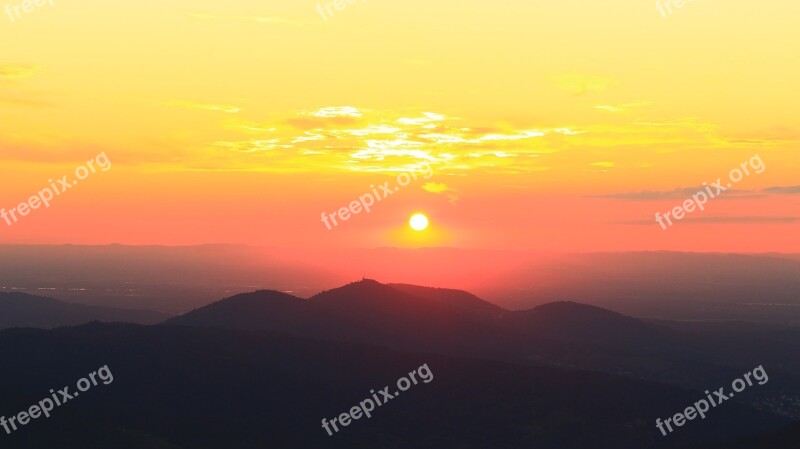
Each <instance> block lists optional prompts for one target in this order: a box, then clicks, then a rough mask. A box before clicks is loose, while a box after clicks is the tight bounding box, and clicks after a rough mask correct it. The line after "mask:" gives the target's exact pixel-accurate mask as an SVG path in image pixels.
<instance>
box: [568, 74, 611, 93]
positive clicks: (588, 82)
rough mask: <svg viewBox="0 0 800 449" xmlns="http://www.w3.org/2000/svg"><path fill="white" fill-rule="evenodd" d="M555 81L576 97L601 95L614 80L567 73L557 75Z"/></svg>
mask: <svg viewBox="0 0 800 449" xmlns="http://www.w3.org/2000/svg"><path fill="white" fill-rule="evenodd" d="M553 81H554V82H555V83H556V85H558V87H560V88H561V89H563V90H566V91H567V92H571V93H573V94H575V95H584V94H588V93H599V92H603V91H605V90H606V89H607V88H608V86H610V85H611V83H613V82H614V80H613V79H611V78H608V77H605V76H597V75H585V74H582V73H565V74H561V75H557V76H555V77H554V78H553Z"/></svg>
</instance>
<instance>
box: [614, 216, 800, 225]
mask: <svg viewBox="0 0 800 449" xmlns="http://www.w3.org/2000/svg"><path fill="white" fill-rule="evenodd" d="M797 222H800V217H780V216H736V217H733V216H729V217H696V218H688V217H687V218H684V219H683V220H681V221H680V222H679V223H681V224H742V223H797ZM619 223H620V224H627V225H635V226H653V225H656V224H657V223H656V221H655V220H634V221H624V222H619Z"/></svg>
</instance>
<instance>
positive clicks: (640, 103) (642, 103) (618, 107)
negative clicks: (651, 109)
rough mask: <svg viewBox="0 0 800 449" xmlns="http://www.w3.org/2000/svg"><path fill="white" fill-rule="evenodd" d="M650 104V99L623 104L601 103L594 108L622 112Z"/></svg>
mask: <svg viewBox="0 0 800 449" xmlns="http://www.w3.org/2000/svg"><path fill="white" fill-rule="evenodd" d="M649 104H651V103H650V102H649V101H634V102H632V103H622V104H599V105H597V106H595V107H594V108H595V109H598V110H601V111H607V112H613V113H621V112H629V111H630V110H631V109H633V108H638V107H641V106H647V105H649Z"/></svg>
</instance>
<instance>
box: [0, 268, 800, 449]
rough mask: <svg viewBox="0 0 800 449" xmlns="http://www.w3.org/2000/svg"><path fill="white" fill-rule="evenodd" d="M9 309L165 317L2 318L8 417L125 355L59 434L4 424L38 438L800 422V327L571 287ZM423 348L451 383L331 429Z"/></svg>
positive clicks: (585, 442)
mask: <svg viewBox="0 0 800 449" xmlns="http://www.w3.org/2000/svg"><path fill="white" fill-rule="evenodd" d="M4 307H5V308H4ZM0 313H2V315H0V317H2V319H5V320H6V321H0V323H6V324H7V325H10V326H13V327H43V328H50V327H56V326H64V325H69V324H77V323H85V322H89V321H128V322H135V321H139V322H144V323H148V324H153V323H161V324H160V325H157V326H138V325H125V324H99V323H94V324H88V325H83V326H80V327H73V328H61V329H56V330H53V331H43V330H30V329H12V330H6V331H2V332H0V358H3V359H4V360H13V361H14V363H13V364H11V365H13V366H9V368H7V369H4V370H0V397H3V398H4V401H3V403H2V405H0V414H2V413H5V414H6V415H5V416H9V415H10V414H12V413H15V412H16V411H18V410H22V409H23V407H25V406H27V405H30V404H27V405H26V401H27V402H30V401H32V400H33V399H35V397H36V396H37V395H39V394H40V393H41V392H42V391H47V390H48V389H49V388H52V387H53V386H54V385H60V384H62V383H63V384H65V385H66V384H68V383H70V382H73V381H74V379H78V378H80V377H81V376H83V375H85V373H84V372H82V371H81V370H91V369H95V368H96V367H98V366H102V365H104V364H109V366H110V367H111V368H112V370H113V372H114V374H115V378H116V379H118V381H117V382H115V383H114V384H113V385H111V386H108V387H103V388H98V389H97V391H92V396H88V395H87V397H86V398H85V401H86V402H84V397H81V400H80V402H78V401H76V403H75V405H74V409H70V410H68V411H67V410H66V409H65V411H64V412H63V413H59V416H57V417H56V416H54V417H53V418H51V419H49V420H48V421H47V422H45V423H36V425H37V426H39V427H41V426H45V427H46V429H47V431H45V432H37V431H35V430H33V429H34V427H30V426H29V427H30V428H25V429H24V430H23V431H22V432H19V433H15V434H14V435H11V436H4V435H0V438H13V439H14V446H13V447H19V448H40V447H60V448H63V449H72V448H76V449H77V448H80V449H86V448H91V447H93V446H92V444H95V443H96V442H97V441H103V442H104V444H105V446H104V447H114V448H115V449H126V448H131V449H133V448H136V449H190V448H191V449H205V448H209V449H211V448H215V449H216V448H218V447H237V448H241V449H248V448H251V447H252V448H262V447H272V446H279V447H283V448H298V449H305V448H309V449H311V448H318V447H321V446H323V445H324V446H326V447H327V446H329V447H333V448H339V447H341V448H348V449H354V448H355V449H358V448H362V447H363V448H368V447H370V448H371V447H376V446H377V447H381V448H387V449H394V448H397V449H400V448H407V447H419V448H428V447H430V448H437V449H439V448H442V447H460V448H464V449H471V448H475V449H478V448H485V447H495V448H515V449H516V448H518V447H522V446H529V445H530V446H536V447H540V448H544V449H548V448H552V449H572V448H574V449H579V448H581V449H582V448H585V447H596V446H597V445H598V444H601V446H600V447H603V448H608V449H616V448H620V449H623V448H629V447H637V448H639V447H642V448H644V447H647V448H654V449H657V448H675V449H677V448H681V449H684V448H689V447H692V449H695V448H698V449H712V448H713V449H740V448H744V447H749V446H746V444H748V443H747V441H751V440H742V441H745V443H741V442H731V443H724V441H725V440H734V439H736V438H740V437H741V438H753V439H754V440H752V441H759V442H760V443H759V445H758V446H752V447H758V448H759V449H786V448H787V447H786V446H781V445H780V444H782V443H780V442H781V441H788V439H789V438H790V436H793V435H797V432H796V429H797V428H796V426H795V427H789V428H784V429H783V430H781V427H782V426H784V425H785V424H786V423H788V422H789V419H790V418H791V419H795V420H796V419H800V414H798V410H797V407H796V405H795V404H798V403H800V362H798V361H797V358H796V354H797V353H798V351H800V330H798V329H796V328H786V327H774V326H766V325H758V326H755V325H752V324H743V325H738V324H737V323H734V322H726V323H716V324H714V325H713V326H697V325H693V324H692V323H678V322H669V321H660V322H651V321H643V320H640V319H636V318H632V317H629V316H625V315H622V314H619V313H616V312H612V311H609V310H605V309H602V308H599V307H595V306H590V305H585V304H579V303H575V302H567V301H564V302H555V303H550V304H543V305H540V306H538V307H535V308H533V309H531V310H525V311H510V310H506V309H504V308H501V307H498V306H496V305H494V304H491V303H489V302H486V301H484V300H482V299H480V298H479V297H477V296H475V295H473V294H471V293H468V292H465V291H460V290H453V289H443V288H429V287H421V286H416V285H409V284H382V283H379V282H377V281H374V280H369V279H364V280H361V281H359V282H353V283H350V284H347V285H345V286H342V287H339V288H335V289H331V290H327V291H323V292H321V293H319V294H316V295H314V296H312V297H311V298H308V299H303V298H299V297H296V296H293V295H291V294H288V293H285V292H279V291H272V290H261V291H256V292H253V293H245V294H238V295H234V296H231V297H229V298H226V299H223V300H221V301H217V302H215V303H212V304H209V305H207V306H204V307H201V308H198V309H196V310H193V311H191V312H188V313H186V314H184V315H182V316H177V317H172V318H169V319H166V320H164V318H165V317H164V316H162V315H159V314H150V313H147V312H143V315H137V314H139V313H140V312H136V311H126V310H117V309H105V308H96V307H88V306H80V305H74V304H67V303H63V302H60V301H56V300H52V299H48V298H39V297H33V296H30V295H23V294H12V295H8V294H6V295H0ZM25 323H31V324H30V325H26V324H25ZM10 326H7V327H10ZM422 363H428V364H429V365H430V367H431V369H432V370H433V372H434V376H435V380H434V381H433V382H432V383H431V384H426V385H424V387H421V388H420V389H419V391H413V390H412V391H410V392H409V393H408V394H406V395H405V396H404V397H402V399H400V400H398V401H397V402H395V403H394V404H392V405H387V408H386V409H385V414H384V410H381V413H382V414H381V415H379V416H376V417H374V418H372V419H371V420H369V421H365V422H359V423H357V425H355V426H351V428H348V429H347V432H346V433H341V434H337V435H335V436H334V437H328V436H327V435H326V433H325V432H324V431H323V430H322V429H321V428H318V427H319V422H320V420H321V419H322V417H333V416H336V415H335V414H336V413H339V412H341V410H344V409H346V408H348V407H349V406H351V405H352V404H353V403H354V402H355V401H357V400H360V399H362V398H363V397H366V396H368V395H367V394H366V392H367V391H369V389H371V388H376V387H380V386H382V385H389V384H390V383H391V382H393V381H394V380H396V378H397V377H400V376H402V375H404V374H406V373H407V372H408V370H410V369H413V368H415V367H417V366H419V365H421V364H422ZM95 365H96V366H95ZM759 365H763V366H764V367H765V369H766V371H767V372H768V373H769V376H770V381H769V383H767V384H765V385H763V386H759V387H758V388H754V389H752V390H748V391H746V392H744V393H743V394H741V395H737V397H736V398H735V402H734V401H730V403H727V404H726V405H725V407H720V408H719V409H715V410H714V414H713V415H711V416H709V418H708V419H706V420H704V421H702V422H696V423H692V424H691V425H687V426H686V427H684V428H681V430H680V432H676V433H675V434H672V435H670V436H669V437H667V438H664V437H662V436H661V434H660V433H659V432H658V430H656V428H655V419H656V418H666V417H669V416H670V415H671V414H674V413H677V412H679V411H681V410H683V409H684V408H685V407H686V406H687V405H690V404H692V403H693V402H694V401H696V400H697V399H698V398H700V397H702V396H703V394H702V393H701V392H702V391H703V390H706V389H710V388H712V387H719V386H723V385H729V383H730V381H731V380H732V379H735V378H737V377H739V376H741V375H742V374H743V373H745V372H748V371H750V370H752V369H753V368H755V367H756V366H759ZM73 378H74V379H73ZM666 384H670V385H666ZM106 389H107V390H108V391H107V392H106V391H105V390H106ZM37 391H39V392H40V393H36V392H37ZM31 395H33V396H34V398H33V399H32V398H31ZM104 395H105V396H104ZM395 405H397V407H396V408H394V406H395ZM59 412H60V410H59ZM317 431H318V433H316V432H317ZM775 432H777V433H775ZM756 434H763V436H755V437H754V436H752V435H756ZM762 443H763V444H762ZM703 444H714V445H715V446H703ZM743 444H745V445H744V446H743Z"/></svg>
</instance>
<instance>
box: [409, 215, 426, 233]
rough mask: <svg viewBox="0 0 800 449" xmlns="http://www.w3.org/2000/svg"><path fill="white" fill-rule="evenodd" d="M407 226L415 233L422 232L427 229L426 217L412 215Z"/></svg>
mask: <svg viewBox="0 0 800 449" xmlns="http://www.w3.org/2000/svg"><path fill="white" fill-rule="evenodd" d="M408 225H409V226H411V229H413V230H415V231H424V230H425V229H427V228H428V217H426V216H425V215H424V214H414V215H412V216H411V218H410V219H409V220H408Z"/></svg>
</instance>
